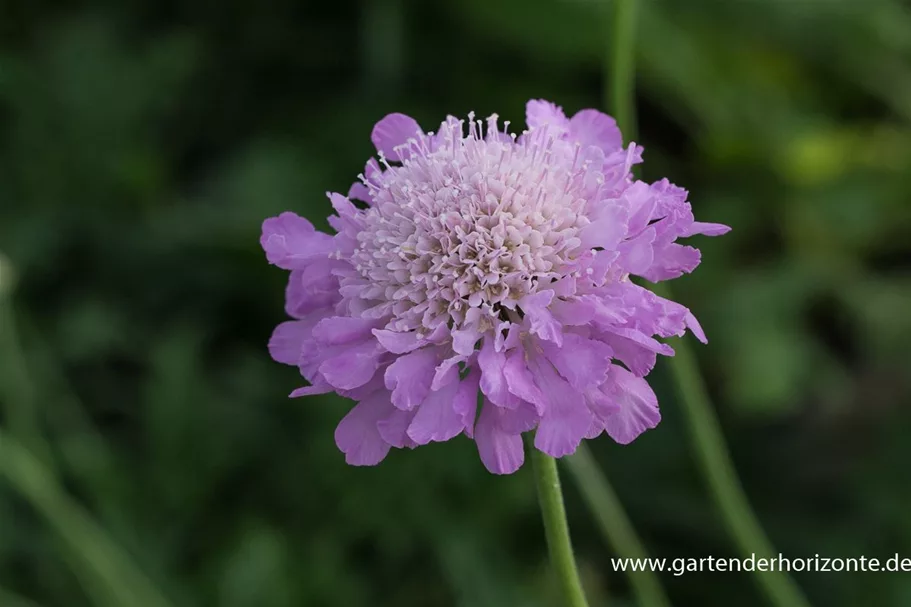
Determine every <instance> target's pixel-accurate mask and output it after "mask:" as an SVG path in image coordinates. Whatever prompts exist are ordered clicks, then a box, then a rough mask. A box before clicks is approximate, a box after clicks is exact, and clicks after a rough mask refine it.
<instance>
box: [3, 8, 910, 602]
mask: <svg viewBox="0 0 911 607" xmlns="http://www.w3.org/2000/svg"><path fill="white" fill-rule="evenodd" d="M606 4H607V3H605V2H600V1H595V0H575V1H571V0H566V1H562V2H558V1H555V0H540V1H531V0H505V1H499V2H490V1H489V0H461V1H459V2H449V3H427V2H420V1H418V0H413V1H406V0H374V1H373V2H366V1H365V2H362V3H360V4H355V3H351V2H347V1H344V0H343V1H339V2H305V1H302V0H272V1H264V2H250V1H242V0H226V1H224V2H220V3H215V2H181V1H178V0H154V1H153V0H118V1H114V0H86V1H82V2H79V1H74V2H52V1H51V0H3V1H2V2H0V254H2V256H3V257H2V259H3V262H2V263H3V264H4V265H3V267H2V270H0V298H2V303H0V305H2V308H0V311H2V315H0V403H2V405H3V408H2V412H0V419H2V424H0V427H2V433H3V434H2V436H3V438H2V439H0V440H2V441H4V442H3V443H2V444H3V445H4V448H3V450H2V451H0V453H3V456H4V460H5V461H4V462H0V469H4V468H5V469H6V472H7V476H6V477H4V476H3V475H0V587H2V590H0V606H2V607H24V606H30V607H34V606H36V605H37V606H46V607H81V606H86V605H99V606H101V607H111V606H114V607H116V606H117V605H123V606H125V607H131V606H132V605H134V604H135V605H137V607H147V606H158V605H163V603H161V602H156V600H157V599H156V598H155V597H154V595H155V593H156V592H158V593H160V594H162V595H164V596H165V597H167V600H168V601H170V604H171V605H174V606H177V607H184V606H187V607H189V606H210V605H211V606H219V607H222V606H223V607H246V606H250V607H253V606H255V607H273V606H274V607H281V606H295V607H297V606H304V605H306V606H314V607H317V606H333V607H334V606H340V607H345V606H363V605H375V606H378V607H379V606H384V605H390V606H391V605H395V606H396V607H412V606H413V607H418V606H437V605H439V606H458V607H503V606H523V607H551V606H553V605H555V604H556V598H555V594H554V590H555V589H554V588H553V583H552V581H551V579H550V578H549V576H547V575H544V574H545V573H546V571H547V561H546V553H545V547H544V539H543V533H542V529H541V525H540V519H539V513H538V509H537V505H536V501H535V493H534V486H533V480H532V476H531V474H530V470H529V469H528V467H527V466H526V468H523V469H522V470H521V471H520V472H519V473H517V474H515V475H513V476H510V477H504V478H498V477H494V476H491V475H489V474H488V473H487V472H486V471H485V470H484V469H483V467H482V465H481V463H480V461H479V460H478V457H477V455H476V453H475V451H474V445H473V443H471V442H470V441H468V440H466V439H464V438H459V439H457V440H453V441H451V442H449V443H445V444H435V445H431V446H428V447H423V448H421V449H419V450H417V451H414V452H401V451H396V452H393V453H392V454H391V455H390V457H389V458H388V459H387V460H386V461H384V462H383V464H382V465H381V466H379V467H378V468H366V469H365V468H350V467H347V466H346V465H345V464H344V461H343V456H342V455H341V454H339V453H338V452H337V450H336V448H335V446H334V444H333V438H332V433H333V428H334V425H335V424H336V423H337V421H338V420H339V419H340V418H341V417H342V415H343V414H344V412H345V410H346V408H347V406H348V405H346V404H345V403H344V402H343V401H341V400H339V399H334V398H324V397H318V398H309V399H305V400H294V401H291V400H288V399H287V398H286V395H287V394H288V392H290V391H291V390H292V389H293V388H295V387H297V386H298V385H300V383H301V382H300V380H299V378H298V377H297V373H296V370H295V369H293V368H291V367H285V366H282V365H279V364H277V363H274V362H272V361H271V360H270V359H269V357H268V354H267V352H266V347H265V344H266V342H267V340H268V338H269V335H270V332H271V330H272V328H273V326H274V325H276V324H277V323H278V322H280V321H281V320H282V319H283V316H284V313H283V311H282V297H283V288H284V273H283V272H281V271H279V270H278V269H276V268H273V267H270V266H268V265H267V264H266V262H265V260H264V257H263V254H262V253H261V251H260V250H259V247H258V242H257V241H258V237H259V229H260V223H261V221H262V219H263V218H265V217H267V216H270V215H274V214H276V213H278V212H280V211H282V210H294V211H297V212H298V213H301V214H304V215H307V216H308V217H310V218H311V219H313V220H314V221H315V222H316V223H317V225H318V226H322V227H325V226H326V223H325V219H324V217H325V216H326V215H327V213H328V212H329V208H330V207H329V204H328V202H327V200H326V199H325V197H324V195H323V193H324V192H326V191H327V190H332V191H340V192H346V191H347V188H348V186H349V185H350V183H351V182H352V181H353V179H354V176H355V175H356V174H357V173H358V172H359V171H360V170H362V167H363V165H364V161H365V160H366V158H367V157H368V156H369V155H370V154H371V153H372V151H373V150H372V148H371V145H370V141H369V133H370V129H371V127H372V125H373V123H374V122H375V121H376V120H378V119H379V118H380V117H382V116H383V115H385V114H386V113H388V112H390V111H402V112H406V113H409V114H412V115H413V116H415V117H416V118H418V120H419V121H420V122H421V123H422V124H424V125H425V126H426V127H428V128H433V127H434V126H435V125H437V124H438V123H439V121H440V120H441V119H442V118H443V117H444V116H445V115H446V114H447V113H451V114H456V115H465V114H466V113H467V112H468V111H469V110H475V111H476V112H478V113H479V114H480V115H482V116H484V115H487V114H489V113H492V112H494V111H495V112H497V113H499V114H500V116H501V117H503V118H504V119H511V120H512V121H513V123H514V124H520V123H521V122H522V118H523V108H524V103H525V101H526V100H527V99H529V98H532V97H535V98H537V97H544V98H549V99H552V100H554V101H556V102H557V103H558V104H561V105H563V106H564V107H565V108H566V109H567V111H568V112H570V113H572V112H574V111H576V110H577V109H580V108H582V107H592V106H595V107H597V106H602V107H603V104H602V99H603V97H604V81H605V78H604V74H603V71H604V70H603V64H604V62H605V55H606V53H607V49H608V48H609V39H608V27H609V23H608V11H607V10H605V9H606ZM640 9H641V10H640V15H639V16H640V26H641V27H640V38H639V40H640V43H639V52H638V76H637V89H638V90H637V105H638V112H639V135H638V141H640V142H641V143H643V144H644V145H645V147H646V155H645V164H644V177H645V178H648V179H657V178H659V177H662V176H668V177H669V178H670V179H671V180H672V181H674V182H676V183H678V184H680V185H682V186H684V187H686V188H687V189H689V190H690V199H691V201H692V202H693V206H694V208H695V212H696V215H697V217H698V218H700V219H702V220H704V221H719V222H724V223H727V224H729V225H731V226H733V227H734V231H733V232H732V233H731V234H730V235H728V236H726V237H724V238H720V239H712V240H709V239H700V241H699V242H698V243H697V246H699V247H700V248H702V251H703V259H704V262H703V265H702V267H700V268H699V270H698V271H697V272H696V273H695V274H694V275H692V276H688V277H684V278H682V279H680V280H678V281H675V283H674V286H675V289H676V293H677V295H678V297H679V299H680V300H681V301H682V302H683V303H684V304H686V305H688V306H689V307H691V308H693V309H694V311H695V312H696V314H697V316H699V317H700V318H701V320H702V324H703V326H704V327H705V329H706V331H707V333H708V334H709V337H710V340H711V342H710V344H709V346H707V347H700V348H699V350H698V353H699V356H700V363H701V366H702V368H703V371H704V373H705V375H706V378H707V380H708V382H709V386H710V391H711V393H712V395H713V397H714V398H715V401H716V405H717V409H718V413H719V416H720V417H721V419H722V422H723V426H724V429H725V433H726V436H727V438H728V440H729V442H730V446H731V449H732V452H733V457H734V461H735V463H736V465H737V467H738V470H739V473H740V475H741V478H742V480H743V483H744V486H745V489H746V492H747V494H748V495H749V496H750V498H751V500H752V502H753V504H754V506H755V507H756V509H757V512H758V515H759V517H760V518H761V520H762V522H763V524H764V525H765V527H766V529H767V531H768V533H769V535H770V536H771V538H772V540H773V542H774V543H775V545H776V547H777V548H778V549H779V550H780V551H781V552H782V553H784V554H785V555H787V556H794V557H797V556H803V557H807V556H810V557H811V556H813V555H814V554H817V553H818V554H821V555H824V556H833V557H835V556H840V557H850V556H854V557H857V556H860V555H865V556H867V557H878V558H883V559H885V558H889V557H891V556H892V555H893V554H894V553H896V552H899V553H902V554H903V555H904V556H906V557H908V556H911V469H909V461H911V440H909V439H911V407H909V405H911V399H909V396H911V364H909V354H908V344H909V343H911V341H909V340H911V272H909V266H911V244H909V237H911V125H909V121H911V11H909V9H908V8H907V7H906V6H904V5H903V4H902V3H901V2H899V1H898V0H894V1H886V0H868V1H866V2H860V1H848V0H813V1H811V0H805V1H797V0H791V1H784V0H781V1H772V0H764V1H759V0H756V1H751V0H740V1H737V2H722V1H720V0H688V1H687V2H675V1H672V0H663V1H659V0H646V1H643V2H642V3H641V7H640ZM13 276H15V280H13ZM651 380H652V383H653V385H655V387H656V390H657V391H658V394H659V398H660V399H661V403H662V408H663V413H664V421H663V423H662V424H661V425H660V426H659V427H658V428H657V429H656V430H653V431H651V432H648V433H646V434H645V435H643V436H642V437H641V438H640V439H639V440H637V441H636V442H635V443H634V444H632V445H630V446H628V447H620V446H618V445H615V444H612V443H611V442H609V441H608V440H606V439H601V440H599V441H596V442H595V443H594V444H593V445H592V446H593V449H594V450H595V452H596V455H597V456H598V458H599V461H600V462H601V463H602V465H603V467H604V469H605V470H606V471H607V473H608V474H609V476H610V477H611V478H612V480H613V482H614V484H615V485H616V488H617V491H618V492H619V494H620V496H621V498H622V500H623V502H624V504H625V505H626V507H627V509H628V511H629V513H630V516H631V518H632V519H633V521H634V523H635V524H636V526H637V528H638V529H639V531H640V533H641V534H642V536H643V538H644V540H645V541H646V543H647V545H648V548H649V551H650V552H651V554H652V555H655V556H663V557H668V558H673V557H689V556H693V557H704V556H708V555H714V556H733V555H734V554H735V553H734V551H733V546H732V543H731V541H730V539H729V538H728V536H727V534H726V533H725V531H724V529H723V528H722V527H721V526H720V523H719V518H718V515H717V513H716V510H715V507H714V505H713V502H712V500H711V498H710V497H709V495H708V492H707V490H706V488H705V486H704V483H703V480H702V478H701V477H700V475H699V473H698V470H697V468H696V466H695V464H694V461H693V458H692V456H691V450H690V448H689V444H688V441H689V437H688V435H687V433H686V431H685V425H684V420H683V419H682V413H681V410H680V407H679V405H678V403H677V402H675V397H674V394H673V390H672V389H671V388H670V387H669V385H668V377H667V369H666V365H665V364H663V363H659V365H658V368H657V370H656V372H655V373H654V374H653V375H652V376H651ZM11 444H14V445H24V449H27V451H23V450H22V449H20V448H19V447H16V450H15V453H13V451H12V447H10V445H11ZM565 484H566V489H567V491H566V493H567V506H568V510H569V516H570V522H571V527H572V531H573V536H574V541H575V544H576V548H577V551H578V558H579V560H580V566H581V568H582V571H583V577H584V579H585V583H586V585H587V586H588V587H589V592H590V594H591V600H592V604H593V607H594V606H595V605H598V604H600V598H599V597H601V596H603V593H604V592H609V593H610V595H611V598H612V604H613V605H632V604H633V603H632V599H631V598H630V595H629V587H628V583H627V580H626V579H624V578H623V577H622V575H621V574H617V573H614V572H612V571H611V569H610V560H609V559H610V557H611V556H614V555H613V554H612V553H611V551H610V550H609V549H608V548H607V547H606V545H605V543H604V542H603V541H602V540H601V539H600V538H599V536H598V533H597V530H596V527H595V525H594V523H593V520H592V518H591V517H590V516H589V515H588V513H587V512H586V511H585V508H584V505H583V503H582V501H581V499H580V496H579V494H578V492H577V491H576V488H575V487H574V486H573V484H572V482H571V480H570V479H569V478H568V477H567V479H566V483H565ZM98 568H100V569H101V570H107V571H111V572H113V575H114V577H115V578H116V579H117V581H118V583H120V584H122V585H126V586H127V587H128V588H130V589H131V592H133V593H135V596H137V597H144V598H139V599H131V598H123V597H122V598H119V599H118V598H114V599H111V598H110V597H108V596H107V595H105V591H104V589H103V588H101V586H103V584H101V586H99V581H98V578H97V577H96V576H95V574H93V571H96V570H98ZM795 577H796V579H797V581H798V583H799V584H800V585H801V586H802V587H803V588H804V589H805V591H806V593H807V595H808V597H809V598H810V600H811V601H812V602H813V604H814V605H817V606H826V607H842V606H844V607H853V606H856V605H864V606H904V605H911V574H907V573H905V574H885V573H851V574H835V573H803V574H797V575H796V576H795ZM662 580H663V581H664V582H665V584H666V587H667V590H668V592H669V593H670V596H671V598H672V599H673V601H674V603H675V605H680V606H689V605H693V606H706V605H725V606H726V605H734V604H736V605H744V606H747V607H750V606H753V605H755V606H759V605H764V604H766V603H764V602H763V599H762V598H761V595H760V593H759V592H758V590H757V587H756V585H755V580H753V579H751V578H750V577H749V574H746V573H740V574H736V573H735V574H722V573H715V574H711V573H702V574H699V573H691V574H687V575H684V576H682V577H673V576H671V575H669V574H665V575H664V576H663V577H662ZM155 589H157V590H155ZM105 601H107V602H105Z"/></svg>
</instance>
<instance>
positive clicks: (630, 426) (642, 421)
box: [605, 365, 661, 445]
mask: <svg viewBox="0 0 911 607" xmlns="http://www.w3.org/2000/svg"><path fill="white" fill-rule="evenodd" d="M610 374H611V378H610V380H609V381H610V382H611V383H610V394H611V396H612V397H613V398H614V399H615V400H616V402H617V403H618V404H619V406H620V408H619V410H618V411H617V412H616V413H614V414H613V415H611V416H609V417H608V418H607V419H606V420H605V428H606V430H607V433H608V434H609V435H610V436H611V438H613V439H614V440H615V441H617V442H618V443H620V444H621V445H626V444H629V443H631V442H632V441H633V440H635V439H636V437H637V436H639V435H640V434H642V433H643V432H645V431H646V430H649V429H651V428H654V427H655V426H657V425H658V422H660V421H661V413H660V412H659V411H658V399H657V398H656V397H655V393H654V392H652V389H651V387H650V386H649V385H648V382H646V381H645V380H644V379H642V378H641V377H636V376H635V375H633V374H632V373H630V372H629V371H627V370H626V369H623V368H622V367H619V366H617V365H614V366H613V367H611V372H610Z"/></svg>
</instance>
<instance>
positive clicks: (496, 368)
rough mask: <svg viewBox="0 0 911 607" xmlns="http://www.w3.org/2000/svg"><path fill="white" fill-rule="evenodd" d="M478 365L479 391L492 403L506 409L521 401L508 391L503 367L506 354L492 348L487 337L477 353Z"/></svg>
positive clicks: (490, 340)
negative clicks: (479, 375) (479, 372)
mask: <svg viewBox="0 0 911 607" xmlns="http://www.w3.org/2000/svg"><path fill="white" fill-rule="evenodd" d="M478 366H479V367H480V368H481V382H480V386H481V392H483V393H484V396H486V397H487V398H489V399H490V401H491V402H492V403H494V404H495V405H498V406H500V407H506V408H507V409H515V408H516V407H518V406H519V403H520V402H522V401H521V400H520V399H519V398H518V397H517V396H515V395H514V394H512V393H511V392H510V391H509V386H508V384H507V383H506V378H505V377H504V376H503V367H505V366H506V354H505V353H503V352H497V351H496V350H495V349H494V345H493V340H492V339H490V338H489V337H488V338H486V339H485V340H484V345H483V346H482V347H481V351H480V352H479V353H478Z"/></svg>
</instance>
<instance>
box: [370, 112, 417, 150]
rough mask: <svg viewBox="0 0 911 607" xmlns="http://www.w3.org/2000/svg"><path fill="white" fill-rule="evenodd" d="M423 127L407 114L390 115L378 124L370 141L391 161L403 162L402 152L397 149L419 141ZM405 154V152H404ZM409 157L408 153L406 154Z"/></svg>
mask: <svg viewBox="0 0 911 607" xmlns="http://www.w3.org/2000/svg"><path fill="white" fill-rule="evenodd" d="M423 133H424V132H423V131H422V130H421V125H419V124H418V123H417V121H416V120H415V119H414V118H412V117H411V116H406V115H405V114H397V113H396V114H389V115H387V116H386V117H384V118H383V119H382V120H380V121H379V122H377V123H376V126H374V127H373V132H372V133H371V134H370V141H372V142H373V145H375V146H376V149H377V151H379V152H382V153H383V154H384V155H385V156H386V158H388V159H389V160H393V161H396V160H402V157H401V156H400V152H399V151H397V150H396V149H395V148H396V147H398V146H400V145H405V143H407V141H408V140H409V139H417V138H418V137H420V136H421V135H423ZM402 151H403V152H404V150H402ZM405 155H407V152H405Z"/></svg>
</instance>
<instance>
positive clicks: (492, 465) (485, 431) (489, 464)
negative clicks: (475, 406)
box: [474, 399, 525, 474]
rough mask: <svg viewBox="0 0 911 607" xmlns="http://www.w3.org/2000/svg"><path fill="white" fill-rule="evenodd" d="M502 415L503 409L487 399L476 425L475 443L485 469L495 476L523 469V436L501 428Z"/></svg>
mask: <svg viewBox="0 0 911 607" xmlns="http://www.w3.org/2000/svg"><path fill="white" fill-rule="evenodd" d="M500 415H502V409H500V408H499V407H497V406H495V405H494V404H492V403H491V402H489V401H487V400H486V399H485V401H484V404H483V406H482V407H481V415H480V416H479V417H478V423H477V424H476V425H475V429H474V442H475V444H477V446H478V455H480V456H481V462H483V463H484V467H485V468H487V469H488V470H489V471H490V472H492V473H493V474H512V473H513V472H515V471H516V470H518V469H519V468H521V467H522V463H523V462H524V461H525V449H524V448H523V446H522V435H520V434H509V433H507V432H504V431H503V430H502V429H501V428H500V424H499V417H500Z"/></svg>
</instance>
